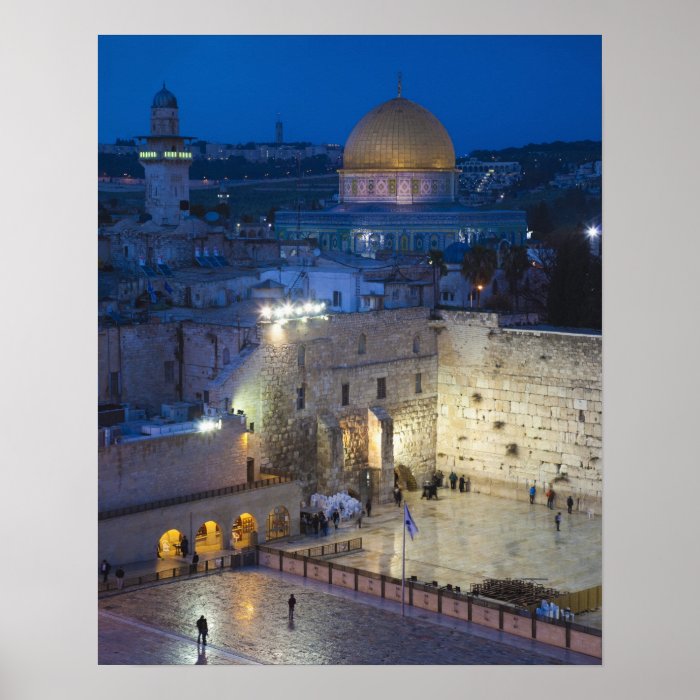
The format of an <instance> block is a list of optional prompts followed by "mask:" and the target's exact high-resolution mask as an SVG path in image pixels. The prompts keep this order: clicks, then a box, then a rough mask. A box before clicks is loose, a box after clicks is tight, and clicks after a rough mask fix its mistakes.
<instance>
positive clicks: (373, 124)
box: [344, 97, 455, 171]
mask: <svg viewBox="0 0 700 700" xmlns="http://www.w3.org/2000/svg"><path fill="white" fill-rule="evenodd" d="M454 168H455V151H454V146H453V145H452V139H451V138H450V136H449V134H448V133H447V130H446V129H445V127H444V126H443V125H442V124H441V123H440V121H439V120H438V119H437V118H436V117H435V116H434V115H433V114H431V113H430V112H429V111H428V110H427V109H425V108H424V107H421V106H420V105H419V104H416V103H415V102H411V100H407V99H406V98H405V97H395V98H394V99H392V100H389V101H387V102H384V103H382V104H381V105H379V106H378V107H375V108H374V109H373V110H371V111H370V112H368V113H367V114H366V115H365V116H364V117H363V118H362V119H361V120H360V121H359V122H358V123H357V125H356V126H355V128H354V129H353V130H352V133H351V134H350V136H349V137H348V140H347V143H346V145H345V155H344V170H346V171H347V170H454Z"/></svg>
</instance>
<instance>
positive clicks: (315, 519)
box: [311, 513, 321, 537]
mask: <svg viewBox="0 0 700 700" xmlns="http://www.w3.org/2000/svg"><path fill="white" fill-rule="evenodd" d="M320 524H321V523H320V520H319V519H318V513H314V517H313V518H311V527H312V528H313V531H314V535H316V536H317V537H318V526H319V525H320Z"/></svg>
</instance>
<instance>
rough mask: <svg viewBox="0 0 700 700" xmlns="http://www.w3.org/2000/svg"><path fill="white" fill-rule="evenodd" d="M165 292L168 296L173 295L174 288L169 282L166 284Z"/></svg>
mask: <svg viewBox="0 0 700 700" xmlns="http://www.w3.org/2000/svg"><path fill="white" fill-rule="evenodd" d="M165 291H166V292H167V293H168V294H172V293H173V288H172V287H171V286H170V285H169V284H168V283H167V282H166V283H165Z"/></svg>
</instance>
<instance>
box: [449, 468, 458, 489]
mask: <svg viewBox="0 0 700 700" xmlns="http://www.w3.org/2000/svg"><path fill="white" fill-rule="evenodd" d="M450 488H451V489H452V490H453V491H454V490H455V489H456V488H457V475H456V474H455V473H454V471H451V472H450Z"/></svg>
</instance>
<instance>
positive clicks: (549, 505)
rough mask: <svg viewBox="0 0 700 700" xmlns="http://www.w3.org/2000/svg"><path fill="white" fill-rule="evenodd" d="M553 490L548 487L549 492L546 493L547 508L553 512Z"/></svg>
mask: <svg viewBox="0 0 700 700" xmlns="http://www.w3.org/2000/svg"><path fill="white" fill-rule="evenodd" d="M554 496H555V493H554V489H553V488H552V487H551V486H550V487H549V491H547V508H549V509H550V510H554Z"/></svg>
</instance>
